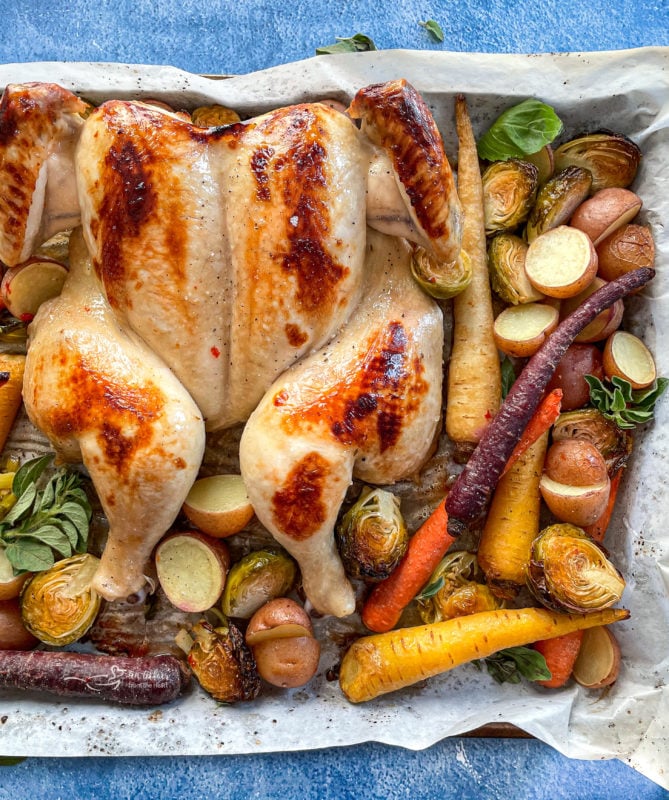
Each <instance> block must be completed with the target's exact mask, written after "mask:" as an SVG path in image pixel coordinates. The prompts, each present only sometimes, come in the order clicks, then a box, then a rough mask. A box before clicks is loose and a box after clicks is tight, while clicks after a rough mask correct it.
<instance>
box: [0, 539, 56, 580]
mask: <svg viewBox="0 0 669 800" xmlns="http://www.w3.org/2000/svg"><path fill="white" fill-rule="evenodd" d="M5 555H6V556H7V560H8V561H9V563H10V564H11V565H12V566H13V567H14V570H15V571H17V572H42V571H43V570H45V569H49V568H50V567H52V566H53V565H54V562H55V558H54V556H53V551H52V550H51V548H50V547H49V546H48V545H46V544H40V543H39V542H36V541H34V540H32V539H20V540H18V541H16V542H12V543H11V544H8V545H7V547H6V548H5Z"/></svg>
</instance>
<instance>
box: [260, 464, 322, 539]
mask: <svg viewBox="0 0 669 800" xmlns="http://www.w3.org/2000/svg"><path fill="white" fill-rule="evenodd" d="M329 470H330V464H329V462H328V461H327V460H326V459H325V458H323V456H321V455H320V454H319V453H308V454H307V455H306V456H305V457H304V458H303V459H302V460H301V461H298V463H297V464H295V466H294V467H293V468H292V470H291V471H290V472H289V473H288V475H287V477H286V480H285V481H284V483H283V486H282V487H281V488H280V489H279V490H278V491H276V492H275V493H274V496H273V497H272V513H273V515H274V520H275V522H276V524H277V526H278V528H279V529H280V530H281V531H282V532H283V533H285V534H286V535H287V536H290V537H291V538H292V539H295V540H296V541H298V542H299V541H304V540H305V539H308V538H309V537H310V536H311V535H312V534H314V533H315V532H316V531H317V530H318V529H319V528H320V527H321V525H322V524H323V523H324V522H325V519H326V517H327V512H328V509H327V507H326V505H325V503H324V502H323V489H324V487H325V483H326V481H327V480H328V475H329Z"/></svg>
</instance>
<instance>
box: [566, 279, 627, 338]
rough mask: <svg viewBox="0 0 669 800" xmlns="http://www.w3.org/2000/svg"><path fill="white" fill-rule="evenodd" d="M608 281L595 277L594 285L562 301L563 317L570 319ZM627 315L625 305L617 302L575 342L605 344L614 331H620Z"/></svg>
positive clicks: (603, 312) (597, 317)
mask: <svg viewBox="0 0 669 800" xmlns="http://www.w3.org/2000/svg"><path fill="white" fill-rule="evenodd" d="M606 283H607V282H606V281H605V280H603V279H602V278H599V277H595V278H594V280H593V281H592V283H591V284H590V285H589V286H587V287H586V288H585V289H584V290H583V291H582V292H579V293H578V294H577V295H574V296H573V297H568V298H567V299H566V300H563V301H562V311H561V315H560V316H561V317H562V318H563V319H564V317H568V316H569V315H570V314H571V313H572V311H576V309H577V308H578V307H579V306H580V305H581V303H582V302H583V301H584V300H587V299H588V297H590V295H591V294H593V292H596V291H597V290H598V289H601V288H602V286H606ZM624 313H625V303H624V302H623V301H622V300H616V302H615V303H614V304H613V305H612V306H609V307H608V308H605V309H604V311H602V312H601V313H599V314H597V316H596V317H595V318H594V319H593V321H592V322H591V323H589V324H588V325H586V326H585V328H583V330H582V331H581V332H580V333H579V334H578V335H577V336H576V337H575V339H574V341H575V342H585V343H588V342H603V341H604V339H606V338H607V337H609V336H610V335H611V334H612V333H613V331H616V330H618V328H619V327H620V323H621V322H622V321H623V314H624Z"/></svg>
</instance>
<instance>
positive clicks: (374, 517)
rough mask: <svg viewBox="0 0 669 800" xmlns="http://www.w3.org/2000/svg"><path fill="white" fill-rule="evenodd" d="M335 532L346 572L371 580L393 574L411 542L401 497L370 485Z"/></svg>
mask: <svg viewBox="0 0 669 800" xmlns="http://www.w3.org/2000/svg"><path fill="white" fill-rule="evenodd" d="M335 535H336V541H337V547H338V549H339V554H340V556H341V559H342V562H343V564H344V568H345V569H346V572H347V573H348V574H349V575H350V576H352V577H354V578H361V579H363V580H367V581H372V582H376V581H382V580H384V579H385V578H387V577H388V576H389V575H390V573H391V572H392V571H393V570H394V569H395V567H396V566H397V564H398V563H399V561H400V559H401V558H402V556H403V555H404V553H405V552H406V549H407V545H408V543H409V534H408V532H407V529H406V525H405V524H404V519H403V518H402V514H401V511H400V501H399V499H398V498H397V497H396V496H395V495H394V494H392V492H387V491H384V490H383V489H371V488H370V487H369V486H365V487H364V488H363V490H362V492H361V493H360V497H359V498H358V500H357V501H356V502H355V503H354V505H353V506H351V508H350V509H349V510H348V511H347V512H346V514H344V516H343V517H342V519H341V522H340V523H339V525H338V526H337V529H336V532H335Z"/></svg>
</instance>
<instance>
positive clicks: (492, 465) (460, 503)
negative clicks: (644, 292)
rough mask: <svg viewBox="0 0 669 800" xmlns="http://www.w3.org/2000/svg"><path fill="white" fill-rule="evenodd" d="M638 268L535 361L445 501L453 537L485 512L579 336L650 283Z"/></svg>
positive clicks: (581, 310)
mask: <svg viewBox="0 0 669 800" xmlns="http://www.w3.org/2000/svg"><path fill="white" fill-rule="evenodd" d="M654 275H655V271H654V270H653V269H650V268H649V267H643V268H641V269H635V270H633V271H632V272H628V273H626V274H625V275H621V277H619V278H616V280H614V281H611V282H610V283H608V284H606V285H605V286H603V287H602V288H601V289H598V290H597V291H596V292H594V293H593V294H591V295H590V296H589V297H588V298H587V299H586V300H585V301H584V302H583V303H582V304H581V305H580V306H579V307H578V308H577V309H576V310H575V311H574V312H573V313H572V314H570V315H569V316H568V317H567V318H566V319H564V320H563V321H562V322H561V323H560V324H559V325H558V327H557V328H556V329H555V330H554V331H553V333H552V334H551V335H550V336H549V337H548V338H547V339H546V341H545V342H544V344H543V345H542V347H541V348H540V349H539V350H538V351H537V352H536V353H535V354H534V355H533V356H532V358H530V360H529V361H528V362H527V364H526V365H525V368H524V369H523V371H522V372H521V373H520V375H519V376H518V378H517V379H516V381H515V383H514V384H513V386H512V387H511V390H510V391H509V393H508V394H507V396H506V398H505V400H504V402H503V403H502V405H501V407H500V409H499V411H498V412H497V414H496V415H495V417H494V418H493V420H492V421H491V422H490V424H489V425H488V426H487V428H486V429H485V431H484V433H483V435H482V436H481V440H480V441H479V443H478V445H477V447H476V449H475V450H474V452H473V453H472V455H471V457H470V459H469V461H468V462H467V464H466V466H465V468H464V469H463V471H462V472H461V473H460V475H459V476H458V478H457V480H456V481H455V483H454V484H453V486H452V488H451V490H450V492H449V493H448V497H447V498H446V511H447V513H448V532H449V533H450V534H451V536H459V535H460V534H461V533H463V532H464V531H466V530H467V528H468V527H469V525H470V524H471V523H473V522H474V521H476V520H477V519H478V518H479V517H480V516H481V515H482V514H483V512H484V511H485V508H486V506H487V504H488V501H489V500H490V497H491V495H492V493H493V491H494V489H495V486H496V485H497V482H498V481H499V478H500V476H501V474H502V471H503V470H504V467H505V465H506V462H507V461H508V459H509V456H510V455H511V453H512V452H513V448H514V447H515V446H516V444H517V443H518V440H519V439H520V437H521V435H522V433H523V431H524V430H525V426H526V425H527V423H528V422H529V421H530V419H531V417H532V415H533V414H534V412H535V411H536V409H537V406H538V405H539V402H540V401H541V398H542V396H543V392H544V389H545V388H546V386H547V384H548V382H549V381H550V379H551V377H552V375H553V373H554V372H555V369H556V367H557V365H558V364H559V362H560V360H561V359H562V356H563V355H564V354H565V352H566V350H567V348H568V347H569V345H570V344H571V343H572V342H573V340H574V338H575V337H576V336H578V334H579V333H580V331H582V330H583V328H585V326H586V325H588V324H589V323H590V322H592V320H593V319H594V318H595V317H596V316H597V315H598V314H600V313H601V312H602V311H604V310H605V309H607V308H609V306H612V305H613V304H614V303H615V302H616V300H619V299H620V298H622V297H625V295H628V294H629V293H630V292H632V291H634V290H635V289H638V288H640V287H641V286H643V285H645V284H646V283H648V281H650V280H651V279H652V278H653V276H654Z"/></svg>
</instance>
